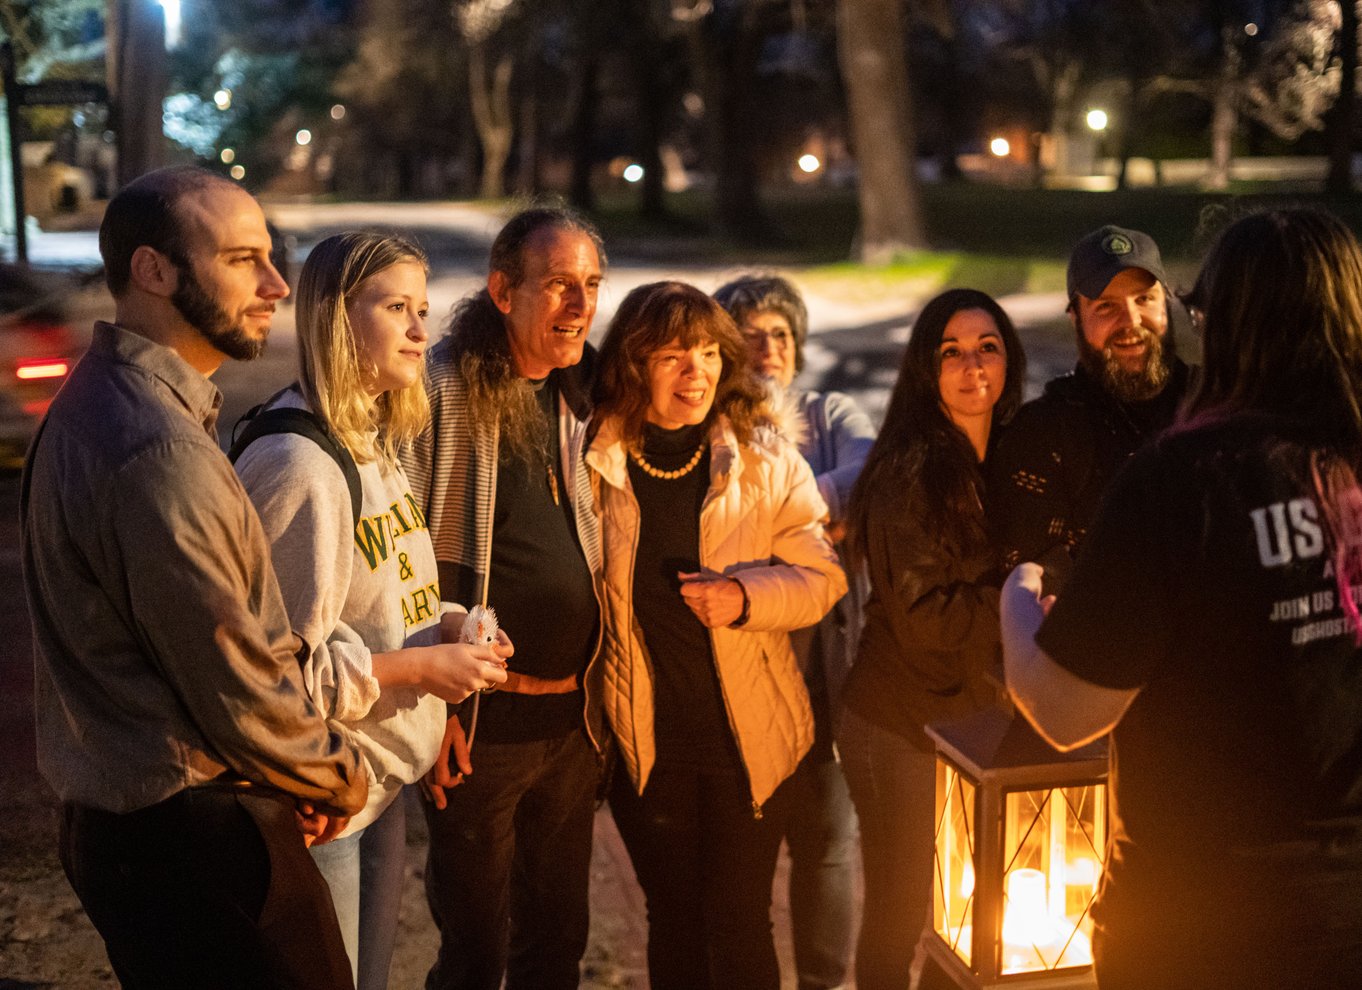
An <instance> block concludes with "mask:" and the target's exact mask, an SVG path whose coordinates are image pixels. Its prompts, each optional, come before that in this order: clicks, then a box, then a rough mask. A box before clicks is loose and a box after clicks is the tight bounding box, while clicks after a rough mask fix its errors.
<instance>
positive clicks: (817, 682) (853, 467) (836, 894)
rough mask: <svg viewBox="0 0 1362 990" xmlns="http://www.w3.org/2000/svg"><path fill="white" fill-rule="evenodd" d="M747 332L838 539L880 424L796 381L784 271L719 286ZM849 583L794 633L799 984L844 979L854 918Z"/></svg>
mask: <svg viewBox="0 0 1362 990" xmlns="http://www.w3.org/2000/svg"><path fill="white" fill-rule="evenodd" d="M714 298H715V299H716V300H717V301H718V303H719V305H721V306H723V308H724V309H726V310H727V311H728V313H729V315H730V316H732V317H733V321H734V322H735V323H737V324H738V329H739V330H741V331H742V335H743V339H744V340H746V341H747V349H748V355H749V356H750V357H751V359H752V367H753V370H754V371H755V372H756V373H757V374H758V375H760V376H761V377H763V378H765V379H766V380H767V382H768V383H769V384H770V386H771V387H772V388H773V389H775V390H776V391H777V392H778V394H779V395H780V397H781V398H782V399H783V405H785V406H787V407H788V409H789V412H790V414H791V419H792V424H793V426H794V429H793V430H792V433H793V434H794V435H793V437H792V439H794V440H795V443H796V444H797V446H798V447H799V452H800V454H802V455H803V457H804V460H806V461H808V462H809V467H810V468H812V469H813V475H814V480H815V481H816V482H817V484H818V492H819V494H820V495H822V496H823V501H825V502H827V504H828V532H829V535H831V536H832V538H833V540H834V541H838V540H840V533H841V530H842V529H843V519H844V517H845V515H846V505H847V503H848V502H849V501H850V500H851V489H852V486H854V485H855V484H856V479H857V477H859V475H860V473H861V465H862V464H864V463H865V458H866V455H867V454H868V453H869V452H870V448H871V446H872V445H873V444H874V442H875V427H874V426H873V425H872V424H871V422H870V419H869V418H868V417H867V416H866V415H865V413H863V412H862V411H861V410H860V407H858V406H857V405H856V402H855V401H854V400H853V399H852V398H851V397H850V396H848V395H844V394H842V393H841V392H817V391H814V390H812V389H807V388H800V387H798V386H796V385H795V384H794V380H795V376H796V375H797V374H798V373H799V372H800V371H801V370H802V369H803V367H804V342H805V341H806V340H807V339H808V333H809V314H808V310H807V309H806V308H805V306H804V300H803V298H802V297H801V296H800V294H799V290H798V289H796V288H795V287H794V286H793V285H792V284H791V283H790V282H789V281H787V280H786V279H783V278H781V277H780V276H778V275H746V276H743V277H741V278H738V279H735V280H733V281H731V282H729V283H727V284H726V285H724V286H722V287H721V288H719V289H718V290H716V291H715V293H714ZM848 583H849V584H850V585H851V588H850V590H849V591H848V592H847V593H846V595H844V596H843V597H842V600H841V601H839V602H838V603H837V605H836V606H834V607H833V610H832V611H831V612H829V613H828V614H827V616H825V617H824V619H823V621H822V622H820V623H818V625H816V626H809V627H807V628H805V629H797V630H795V631H794V632H793V633H791V634H790V642H791V644H792V645H793V647H794V651H795V658H796V659H797V660H798V661H799V669H800V672H801V673H803V675H804V685H805V687H807V688H808V691H809V703H810V704H811V705H812V707H813V723H814V742H813V749H811V750H810V751H809V754H808V755H807V756H805V757H804V759H803V760H802V761H800V764H799V769H798V770H796V771H795V774H794V777H793V778H792V779H791V781H790V789H791V792H792V798H791V804H792V805H793V808H792V810H791V814H790V818H789V822H788V824H787V825H786V829H785V841H786V844H787V845H788V847H789V851H790V925H791V928H792V929H793V935H794V956H795V970H796V972H797V974H798V980H799V986H800V988H801V990H832V988H835V987H840V986H842V985H844V984H845V983H846V982H847V977H848V971H849V969H850V963H851V940H852V937H853V929H854V904H853V895H854V892H855V880H856V814H855V812H854V811H853V810H852V806H851V794H850V793H849V792H848V791H847V782H846V777H845V776H843V774H842V765H841V762H840V760H839V759H838V757H837V750H836V747H835V746H834V745H833V725H834V723H835V721H836V719H837V717H838V714H839V706H840V699H841V692H842V685H843V683H844V682H845V681H846V676H847V672H848V671H849V670H850V669H851V662H852V660H853V659H854V657H855V648H856V637H857V635H858V634H859V632H860V628H861V604H862V601H863V600H864V590H865V589H864V581H863V580H862V581H857V580H856V579H855V578H854V576H852V575H848Z"/></svg>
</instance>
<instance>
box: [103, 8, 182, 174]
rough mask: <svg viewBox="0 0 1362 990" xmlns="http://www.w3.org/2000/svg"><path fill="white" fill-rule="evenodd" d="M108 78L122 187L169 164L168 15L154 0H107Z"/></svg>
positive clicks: (118, 171) (111, 115)
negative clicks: (165, 121) (165, 118)
mask: <svg viewBox="0 0 1362 990" xmlns="http://www.w3.org/2000/svg"><path fill="white" fill-rule="evenodd" d="M107 11H108V15H109V18H108V23H109V24H110V25H111V27H110V30H109V38H108V48H107V51H108V53H109V54H108V56H107V63H108V64H107V67H106V78H107V80H108V86H109V104H110V107H109V109H110V117H111V118H112V121H113V131H114V133H115V134H116V135H117V140H118V166H117V181H118V185H119V188H122V187H123V186H126V185H127V184H128V183H129V182H131V181H132V180H133V179H135V178H137V177H138V176H139V175H144V174H145V173H147V172H150V171H152V170H153V169H156V168H159V167H160V166H162V165H164V164H165V139H164V136H163V133H162V123H161V113H162V110H161V104H162V103H163V102H164V101H165V94H166V86H167V70H166V22H165V13H164V11H162V10H161V8H160V6H159V5H158V4H156V3H153V2H152V0H108V7H107Z"/></svg>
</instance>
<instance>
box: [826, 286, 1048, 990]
mask: <svg viewBox="0 0 1362 990" xmlns="http://www.w3.org/2000/svg"><path fill="white" fill-rule="evenodd" d="M1025 373H1026V362H1025V357H1024V355H1023V353H1022V348H1021V341H1020V340H1019V339H1018V338H1017V332H1016V330H1015V329H1014V328H1013V326H1012V321H1011V320H1010V319H1008V316H1007V314H1006V313H1005V312H1003V310H1002V307H1000V306H999V305H998V304H997V303H996V302H995V301H994V300H993V299H992V298H990V297H989V296H987V295H985V294H984V293H982V292H977V291H975V290H973V289H951V290H950V291H947V292H944V293H942V294H941V295H939V296H937V297H936V298H935V299H933V300H931V301H930V302H929V303H927V305H926V306H925V307H924V308H923V310H922V313H921V315H920V316H919V317H918V319H917V323H916V324H914V326H913V332H912V336H911V337H909V339H908V348H907V350H906V351H905V352H904V355H903V364H902V365H901V367H900V368H899V377H898V381H897V382H895V384H894V391H893V393H892V395H891V396H890V399H889V408H888V410H887V412H886V414H885V420H884V425H883V426H882V427H881V428H880V435H879V438H878V439H877V440H876V441H875V446H874V448H873V449H872V450H871V452H870V456H869V457H868V458H867V459H866V463H865V467H864V468H863V469H862V471H861V477H860V480H859V481H857V483H856V489H855V491H854V493H853V494H852V497H851V509H850V511H849V513H848V533H847V543H848V548H849V551H850V552H849V556H850V558H851V561H852V563H853V565H858V564H863V565H864V566H865V567H866V569H867V570H868V572H869V575H870V597H869V600H868V601H867V603H866V607H865V628H864V630H863V631H862V633H861V641H860V645H859V649H858V650H857V654H856V664H855V666H854V667H852V669H851V674H850V675H849V677H848V678H847V687H846V692H845V694H844V706H845V710H844V712H843V714H842V720H841V725H840V731H839V734H838V744H839V746H840V748H841V752H842V761H843V767H844V769H845V771H846V776H847V783H848V784H849V785H850V786H851V796H852V799H853V801H855V804H856V815H857V818H858V819H859V821H860V825H861V856H862V860H863V863H864V867H865V903H864V911H863V915H862V921H861V935H860V940H859V942H858V945H857V950H856V985H857V987H858V988H860V990H904V988H905V987H907V986H908V985H909V980H910V974H911V970H912V967H913V958H914V954H915V949H916V945H917V940H918V935H919V933H920V931H921V930H922V929H923V927H925V925H926V923H927V921H928V913H929V911H930V909H931V885H932V862H933V859H932V857H933V834H934V826H935V821H934V815H933V808H934V805H935V793H936V759H935V755H934V749H933V747H932V744H931V742H930V740H929V739H928V737H927V735H926V732H925V731H924V726H926V725H928V724H929V723H932V722H938V721H945V720H948V719H952V718H959V717H961V716H964V715H968V714H970V713H973V712H975V711H979V710H982V709H984V708H986V707H988V706H990V705H993V704H996V703H997V694H998V692H997V690H996V689H995V688H994V687H993V686H991V684H990V682H989V681H988V680H987V679H986V677H985V675H986V674H987V673H988V672H989V671H990V670H991V669H992V668H993V667H994V666H995V665H996V663H997V661H998V581H999V579H1000V577H1001V574H1000V571H999V561H998V555H997V553H996V551H995V549H994V547H993V544H992V542H991V541H990V539H989V535H988V528H987V522H986V520H985V518H984V508H983V504H984V503H983V469H984V462H985V460H986V458H987V456H988V454H989V452H990V450H991V444H992V441H993V440H994V438H995V437H996V428H997V427H998V426H999V425H1000V424H1002V423H1004V422H1006V421H1007V418H1008V417H1009V416H1010V415H1011V413H1013V412H1015V411H1016V409H1017V406H1018V405H1019V403H1020V401H1021V389H1022V381H1023V379H1024V377H1025Z"/></svg>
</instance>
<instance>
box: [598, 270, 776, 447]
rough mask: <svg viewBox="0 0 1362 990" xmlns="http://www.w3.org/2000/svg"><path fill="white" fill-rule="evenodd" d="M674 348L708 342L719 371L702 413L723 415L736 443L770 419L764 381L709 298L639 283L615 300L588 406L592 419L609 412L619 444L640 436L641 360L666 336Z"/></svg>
mask: <svg viewBox="0 0 1362 990" xmlns="http://www.w3.org/2000/svg"><path fill="white" fill-rule="evenodd" d="M673 340H675V341H678V342H679V343H680V344H681V346H682V347H685V348H691V347H695V346H696V345H697V344H701V343H704V342H707V341H713V342H714V343H716V344H718V345H719V354H720V357H721V358H722V360H723V370H722V371H721V372H720V373H719V385H718V389H717V390H716V394H715V397H714V408H713V409H712V410H711V412H710V416H711V417H712V416H714V415H716V414H722V415H724V416H726V417H727V418H728V421H729V423H730V424H731V425H732V427H733V432H734V433H735V434H736V435H737V438H738V442H739V443H748V442H749V441H750V440H751V439H752V435H753V432H754V431H755V429H756V427H757V426H759V425H761V424H762V423H769V422H771V413H770V408H769V404H768V397H767V392H766V389H765V387H764V386H763V385H762V383H761V382H760V381H759V380H758V379H757V377H756V376H755V375H753V374H752V371H751V368H750V366H749V359H748V356H747V344H746V343H745V342H744V341H743V338H742V334H740V333H739V332H738V327H737V324H735V323H734V322H733V318H732V317H731V316H729V315H728V313H726V312H725V311H724V309H723V307H722V306H720V305H719V304H718V303H717V302H715V301H714V300H713V299H711V298H710V297H709V296H707V295H705V294H704V293H703V292H701V291H700V290H699V289H697V288H695V286H693V285H687V284H686V283H684V282H651V283H649V284H648V285H640V286H639V287H638V288H637V289H634V290H633V291H632V292H630V293H629V294H628V295H627V296H625V297H624V301H623V302H622V303H620V307H619V309H618V310H617V311H616V312H615V318H614V319H613V320H611V321H610V329H609V330H607V331H606V334H605V340H604V341H602V343H601V353H600V358H599V360H600V364H599V366H598V367H599V370H598V372H597V375H596V387H595V395H594V399H595V406H596V415H597V417H598V418H599V419H601V420H604V419H608V418H612V417H613V418H617V419H618V420H619V421H620V432H621V434H622V436H623V437H624V439H625V442H627V443H636V442H638V441H639V439H640V438H641V437H642V435H643V422H644V418H645V416H646V414H647V411H648V404H649V402H650V400H651V386H650V379H649V375H648V359H649V358H650V357H651V356H652V355H653V353H654V352H655V351H658V350H660V349H661V348H662V347H664V346H666V345H667V344H668V343H670V342H671V341H673Z"/></svg>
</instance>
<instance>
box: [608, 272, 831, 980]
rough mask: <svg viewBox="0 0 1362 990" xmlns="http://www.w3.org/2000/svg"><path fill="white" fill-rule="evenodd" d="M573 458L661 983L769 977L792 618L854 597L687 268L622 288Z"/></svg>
mask: <svg viewBox="0 0 1362 990" xmlns="http://www.w3.org/2000/svg"><path fill="white" fill-rule="evenodd" d="M596 387H597V393H596V395H597V399H596V416H597V424H598V432H597V435H596V437H595V440H594V441H593V442H592V444H591V447H590V449H589V451H588V452H587V457H586V461H587V464H588V465H589V466H590V467H591V470H592V472H593V478H592V481H593V488H594V489H595V491H596V493H597V506H598V509H599V511H600V513H601V517H602V538H603V541H604V549H605V561H606V564H605V640H604V645H603V647H602V649H603V654H604V658H605V684H606V689H605V710H606V715H607V716H608V717H609V719H610V723H611V727H612V728H613V729H614V732H615V738H616V740H617V742H618V745H619V754H620V760H621V762H622V764H623V767H622V768H621V769H622V771H623V772H620V773H617V774H616V776H615V781H614V786H613V788H612V790H611V796H610V806H611V810H612V811H613V813H614V816H615V821H616V823H617V824H618V825H619V829H620V834H621V836H622V837H623V839H624V843H625V846H626V848H628V850H629V858H630V859H631V860H632V861H633V864H634V871H635V873H636V874H637V875H638V880H639V884H640V886H642V888H643V892H644V895H645V897H646V898H647V903H648V971H649V978H650V980H651V982H652V986H653V987H654V988H656V990H670V988H675V990H706V988H712V990H720V988H727V987H743V988H744V990H778V988H779V986H780V972H779V968H778V966H777V963H776V954H775V946H774V944H773V941H772V937H771V910H770V909H771V882H772V879H773V877H774V875H775V867H776V852H777V850H778V849H779V846H780V838H781V834H782V830H783V824H784V823H783V821H782V817H783V809H784V805H785V801H784V798H783V789H782V788H781V784H782V783H783V782H784V781H785V780H786V778H788V777H789V776H790V774H791V773H793V772H794V769H795V766H796V765H797V764H798V763H799V760H800V758H801V757H802V756H803V755H804V754H805V753H806V752H808V749H809V746H810V744H811V743H812V742H813V717H812V714H811V713H810V711H809V700H808V695H807V694H806V692H805V690H804V682H803V678H802V677H801V676H800V674H799V669H798V667H797V666H796V664H795V658H794V652H793V650H792V649H791V647H790V637H789V630H791V629H797V628H800V627H803V626H808V625H812V624H814V623H816V622H818V620H819V619H821V618H822V617H823V616H824V615H825V614H826V613H827V611H828V609H830V608H831V607H832V605H833V603H834V602H835V601H837V599H838V598H840V597H841V596H842V594H843V593H844V592H845V591H846V581H845V579H844V577H843V575H842V570H841V568H840V567H839V566H838V564H837V556H836V554H835V552H834V551H833V549H832V545H831V544H830V543H829V542H828V539H827V537H826V535H825V534H824V532H823V524H822V519H823V517H824V516H825V515H826V514H827V506H826V505H825V504H824V502H823V499H822V498H821V497H820V496H819V494H818V486H817V484H816V483H815V482H814V478H813V473H812V471H810V470H809V466H808V464H807V463H806V462H805V461H804V459H803V458H802V457H801V456H800V454H799V451H798V450H797V449H796V448H795V446H794V445H793V444H792V443H790V442H789V441H788V440H787V439H785V438H784V437H782V436H781V435H780V434H779V433H778V432H777V431H776V430H775V429H774V427H773V422H772V420H771V412H770V409H769V407H768V405H767V393H766V390H765V389H764V388H763V387H762V385H761V384H760V383H759V382H758V381H757V380H756V379H755V378H754V377H753V376H752V375H751V374H750V372H749V371H748V366H747V346H746V344H745V343H744V342H743V339H742V336H741V335H740V334H739V333H738V328H737V326H735V325H734V323H733V320H732V318H731V317H729V315H728V314H727V313H725V312H724V310H723V309H722V308H721V307H720V306H719V304H718V303H716V302H715V301H714V300H713V299H710V298H709V297H708V296H706V295H705V294H704V293H703V292H701V291H700V290H699V289H696V288H694V287H693V286H689V285H685V284H683V283H680V282H657V283H654V284H652V285H645V286H641V287H639V288H637V289H635V290H634V291H633V292H631V293H629V295H628V296H626V297H625V299H624V302H623V303H622V304H621V305H620V308H619V312H618V313H617V314H616V315H615V318H614V320H613V321H612V322H611V324H610V330H609V332H608V333H607V334H606V336H605V341H604V343H603V344H602V345H601V353H600V364H599V374H598V377H597V382H596Z"/></svg>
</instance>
